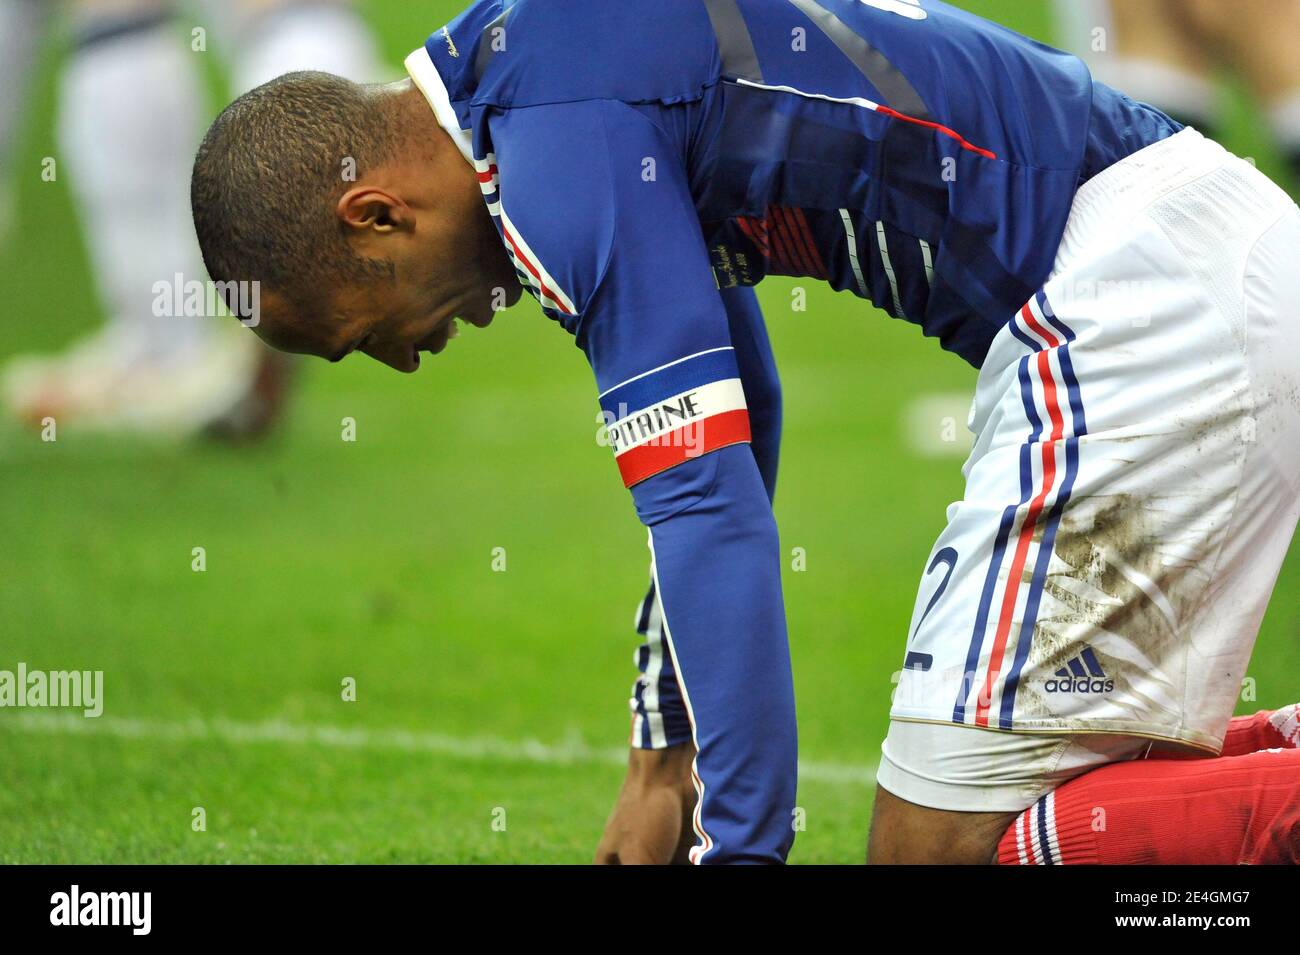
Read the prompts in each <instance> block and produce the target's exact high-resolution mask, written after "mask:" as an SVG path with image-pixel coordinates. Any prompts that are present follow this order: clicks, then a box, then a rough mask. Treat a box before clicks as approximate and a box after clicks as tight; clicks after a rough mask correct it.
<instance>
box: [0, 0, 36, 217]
mask: <svg viewBox="0 0 1300 955" xmlns="http://www.w3.org/2000/svg"><path fill="white" fill-rule="evenodd" d="M47 13H48V7H47V5H46V4H45V3H44V2H42V0H0V241H3V239H4V236H5V233H6V232H8V230H9V228H10V226H12V224H13V220H12V213H13V200H12V198H11V193H10V191H9V190H10V187H11V185H12V183H11V182H10V177H11V176H12V175H13V163H14V159H15V157H14V140H15V139H16V138H17V135H18V126H19V124H20V123H21V122H22V118H23V114H24V113H25V112H26V108H27V97H28V94H29V92H30V90H31V79H32V68H33V67H34V66H35V62H36V56H37V54H38V53H39V52H40V48H41V41H42V40H43V39H44V36H45V30H44V27H45V20H46V16H47ZM36 172H37V170H36V169H33V170H32V174H33V175H35V174H36Z"/></svg>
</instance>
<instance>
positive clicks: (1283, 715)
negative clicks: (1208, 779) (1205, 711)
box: [1147, 703, 1300, 759]
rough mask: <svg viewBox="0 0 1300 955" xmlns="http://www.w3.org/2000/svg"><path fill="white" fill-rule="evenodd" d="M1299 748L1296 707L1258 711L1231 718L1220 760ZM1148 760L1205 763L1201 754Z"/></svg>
mask: <svg viewBox="0 0 1300 955" xmlns="http://www.w3.org/2000/svg"><path fill="white" fill-rule="evenodd" d="M1296 747H1300V703H1292V704H1291V705H1290V706H1284V707H1282V708H1281V709H1280V710H1260V711H1259V712H1258V713H1255V714H1254V715H1252V716H1234V717H1233V718H1232V721H1231V722H1230V723H1229V724H1228V732H1227V733H1226V734H1225V735H1224V737H1223V752H1221V753H1220V754H1219V755H1220V756H1244V755H1246V754H1247V753H1257V752H1259V751H1260V750H1261V749H1295V748H1296ZM1147 758H1148V759H1206V758H1207V757H1206V756H1205V754H1204V753H1194V752H1187V751H1179V750H1172V749H1171V750H1153V751H1152V752H1151V754H1150V755H1149V756H1148V757H1147Z"/></svg>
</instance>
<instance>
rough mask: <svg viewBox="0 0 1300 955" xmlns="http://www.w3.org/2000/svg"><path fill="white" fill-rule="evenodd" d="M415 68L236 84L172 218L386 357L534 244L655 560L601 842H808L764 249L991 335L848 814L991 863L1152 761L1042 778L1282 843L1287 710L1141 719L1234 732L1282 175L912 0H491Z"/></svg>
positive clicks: (879, 852) (262, 329) (1271, 371)
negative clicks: (622, 750)
mask: <svg viewBox="0 0 1300 955" xmlns="http://www.w3.org/2000/svg"><path fill="white" fill-rule="evenodd" d="M406 65H407V69H408V71H409V73H410V74H411V82H410V83H398V84H394V85H389V86H382V87H360V86H356V85H354V84H352V83H348V82H346V81H343V80H340V79H338V78H336V77H331V76H328V75H323V74H319V73H308V74H294V75H290V76H286V77H282V78H280V79H279V80H276V81H274V82H272V83H270V84H267V85H266V86H263V87H261V88H259V89H257V90H254V91H252V92H251V93H249V94H247V95H245V96H243V97H241V98H240V99H239V100H237V101H236V102H235V103H233V104H232V105H231V106H230V107H229V108H227V109H226V111H225V112H224V113H222V114H221V116H220V117H218V119H217V120H216V122H215V123H214V124H213V126H212V128H211V129H210V130H209V131H208V134H207V137H206V138H205V140H204V143H203V145H202V146H201V148H200V150H199V153H198V156H197V158H196V160H195V165H194V172H193V177H192V181H191V203H192V207H193V212H194V219H195V226H196V229H197V232H198V236H199V240H200V245H201V247H202V250H203V254H204V259H205V262H206V264H207V266H208V269H209V271H210V273H211V275H212V277H213V278H214V279H217V280H219V281H227V280H251V279H258V280H260V281H261V282H262V283H263V288H264V292H263V308H262V321H261V323H260V325H259V326H258V328H257V333H258V334H259V335H260V336H262V337H263V338H264V339H265V340H266V341H268V342H270V343H271V344H273V345H275V346H276V347H279V348H283V349H288V350H291V351H297V352H303V353H308V354H314V355H318V356H321V357H323V358H327V359H329V360H332V361H339V360H341V359H343V358H344V357H346V356H347V355H349V354H352V353H353V352H360V353H362V354H365V355H368V356H370V357H371V358H374V359H376V360H378V361H381V362H383V363H385V364H387V365H389V366H391V367H393V368H395V369H397V370H399V371H404V372H412V371H415V370H416V369H417V368H418V367H419V365H420V362H421V354H422V353H424V352H428V353H433V354H437V353H438V352H440V351H442V350H443V348H444V347H446V345H447V343H448V340H449V338H450V337H451V336H452V333H453V328H454V326H453V319H454V318H455V317H457V316H459V317H460V318H462V319H465V320H467V321H468V322H470V323H471V324H474V325H477V326H486V325H488V324H489V323H490V321H491V319H492V316H493V311H494V309H495V308H497V307H499V306H502V305H506V304H509V303H511V302H512V301H513V300H514V299H515V298H517V297H518V295H519V289H518V287H517V283H516V279H517V281H518V282H519V283H522V284H523V286H524V288H526V289H527V290H528V291H529V292H530V293H531V294H532V295H533V296H534V297H535V298H536V299H537V301H538V303H539V304H540V305H541V306H542V309H543V311H544V312H545V314H546V315H547V316H548V317H550V318H551V319H553V320H554V321H555V322H557V323H558V324H559V325H560V326H561V328H563V329H564V330H565V331H567V332H568V333H570V334H572V335H573V336H574V340H575V343H576V344H577V346H578V347H579V348H581V349H582V350H583V352H584V353H585V355H586V356H587V358H588V359H589V361H590V363H591V366H592V369H593V371H594V374H595V379H596V390H597V393H598V395H599V402H600V406H601V408H602V409H603V411H604V414H605V417H606V419H607V421H608V424H609V427H608V434H609V440H610V444H611V446H612V450H613V454H614V457H615V461H616V463H617V469H618V472H619V474H620V476H621V477H622V479H623V482H624V483H625V484H626V485H627V486H628V487H629V488H630V489H631V496H632V499H633V502H634V503H635V506H636V511H637V514H638V516H639V517H640V519H641V520H642V522H643V523H644V524H645V525H646V526H647V527H648V529H649V546H650V552H651V561H652V586H651V590H650V593H649V594H648V596H647V597H646V599H645V601H644V602H643V604H642V606H641V611H640V614H639V619H638V629H639V630H640V632H641V633H643V634H644V635H645V637H646V643H645V646H644V647H643V648H642V651H641V653H640V665H641V670H642V678H641V681H640V684H639V686H638V689H637V691H636V695H635V698H634V701H633V702H634V706H635V713H634V722H633V734H632V740H631V743H632V747H633V750H634V752H633V754H632V759H631V765H630V769H629V776H628V781H627V784H626V785H625V786H624V790H623V792H622V794H621V795H620V798H619V803H618V806H617V807H616V810H615V813H614V816H613V817H612V818H611V821H610V824H609V827H608V829H607V832H606V838H605V839H604V840H603V841H602V844H601V847H600V850H599V858H600V861H622V862H626V861H643V860H648V861H667V860H668V859H670V858H672V857H673V856H674V855H675V853H676V852H677V850H678V849H679V847H680V844H681V841H682V835H683V834H682V831H681V819H682V816H683V815H684V814H687V813H689V815H690V823H689V824H690V830H691V835H690V836H688V837H687V838H688V839H689V840H690V842H691V845H690V846H689V849H688V853H687V854H688V855H689V858H690V860H691V861H693V862H696V863H717V862H779V861H782V860H784V859H785V858H786V854H787V852H788V851H789V848H790V845H791V843H792V841H793V832H792V812H793V810H794V807H795V786H796V749H797V747H796V740H795V707H794V693H793V688H792V681H791V674H790V663H789V653H788V647H787V642H786V627H785V612H784V607H783V604H782V594H781V581H780V555H779V549H778V540H777V529H776V524H775V521H774V519H773V514H772V507H771V500H772V494H773V491H774V486H775V477H776V462H777V456H778V443H779V432H780V420H781V410H780V409H781V405H780V389H779V384H778V379H777V375H776V371H775V364H774V362H773V360H772V356H771V353H770V349H769V348H768V344H767V340H766V337H765V336H764V334H763V323H762V318H761V315H760V314H759V312H758V310H757V308H756V305H755V299H754V297H753V294H752V291H751V290H750V288H749V287H750V286H752V285H754V284H755V283H757V282H758V281H760V280H761V279H762V278H763V277H764V276H765V275H768V274H778V275H791V276H807V277H812V278H818V279H821V280H824V281H826V282H828V283H830V285H831V286H833V287H834V288H836V289H839V290H846V291H848V292H850V293H852V294H854V295H856V296H859V297H860V298H863V299H867V300H870V301H872V302H874V303H876V304H877V305H878V306H879V307H880V308H882V309H884V310H885V311H887V312H888V313H890V314H892V315H894V316H897V317H901V318H906V319H908V320H909V321H912V322H914V323H916V324H918V325H919V326H920V328H921V331H922V332H923V333H925V334H926V335H929V336H932V337H934V338H936V339H938V344H939V345H940V346H941V347H942V348H944V349H946V350H947V351H949V352H952V353H953V354H954V355H956V356H958V357H959V358H961V359H964V360H966V361H968V362H970V363H971V364H973V365H975V366H977V367H979V369H980V377H979V383H978V390H977V393H976V395H975V401H974V405H973V408H972V413H971V418H970V426H971V428H972V429H973V431H974V434H975V445H974V449H973V451H972V453H971V456H970V459H969V460H968V461H967V464H966V468H965V476H966V481H967V488H966V493H965V496H964V498H963V499H962V500H961V501H959V502H957V503H956V504H954V505H952V506H951V507H950V508H949V511H948V520H949V523H948V527H947V529H946V530H945V531H944V532H943V534H942V536H941V537H940V539H939V541H938V542H937V544H936V545H935V548H934V551H933V554H932V556H931V559H930V560H929V561H928V562H927V565H926V568H925V569H926V573H925V575H924V577H923V580H922V585H921V591H920V594H919V596H918V600H917V610H916V613H915V617H914V621H913V624H912V626H911V628H910V630H909V632H908V634H907V635H906V640H907V646H906V650H905V669H904V675H903V679H902V682H901V683H900V684H899V686H898V688H897V692H896V696H895V699H894V704H893V711H892V718H893V719H892V723H891V729H890V732H889V737H888V739H887V740H886V743H885V747H884V755H885V759H884V761H883V763H882V767H881V772H880V785H881V789H880V791H879V793H878V795H877V800H876V806H875V811H874V812H875V818H874V822H875V825H874V835H873V838H872V842H871V846H870V857H871V858H872V859H873V860H876V861H897V862H978V863H984V862H989V861H991V860H992V859H993V858H994V857H995V854H996V852H997V847H998V843H999V841H1000V840H1001V839H1002V838H1003V836H1004V834H1006V836H1007V837H1008V838H1011V839H1012V840H1013V842H1014V839H1015V838H1016V831H1017V827H1016V826H1015V825H1013V824H1014V823H1015V822H1016V820H1017V817H1018V815H1019V814H1020V813H1022V812H1024V811H1026V810H1028V809H1030V808H1031V807H1034V806H1035V805H1036V804H1037V805H1039V806H1042V807H1043V814H1044V815H1046V814H1048V813H1050V812H1051V799H1052V794H1053V793H1054V792H1057V793H1059V794H1060V795H1061V797H1062V801H1064V800H1065V799H1066V797H1067V796H1068V798H1069V805H1070V806H1071V807H1076V806H1097V805H1099V804H1101V803H1105V804H1110V803H1112V802H1118V801H1119V800H1132V799H1134V798H1137V799H1153V798H1155V797H1157V796H1159V797H1160V799H1161V800H1162V802H1161V805H1162V807H1164V812H1165V813H1166V815H1165V817H1164V823H1163V826H1164V827H1163V828H1161V827H1154V828H1152V827H1149V826H1146V823H1145V819H1144V817H1136V818H1135V816H1134V814H1133V813H1132V812H1129V811H1128V810H1120V809H1118V808H1117V809H1116V811H1114V812H1113V813H1111V815H1110V817H1109V820H1108V825H1107V827H1106V828H1105V829H1104V831H1103V832H1100V833H1099V832H1095V831H1091V830H1088V831H1076V830H1078V829H1079V827H1081V826H1087V825H1088V824H1089V822H1090V821H1091V820H1090V818H1089V817H1088V816H1087V815H1086V814H1082V815H1081V814H1079V813H1075V814H1074V815H1071V816H1070V817H1069V818H1068V820H1064V821H1063V818H1062V815H1061V814H1060V812H1057V813H1056V815H1055V816H1054V817H1053V818H1054V819H1055V825H1056V830H1055V831H1056V834H1055V835H1053V836H1051V837H1050V838H1051V839H1052V840H1055V842H1054V843H1053V844H1059V845H1061V846H1062V847H1064V845H1065V844H1066V843H1069V844H1070V845H1072V846H1077V845H1080V844H1082V843H1084V842H1086V841H1087V840H1088V839H1090V838H1091V839H1094V840H1097V841H1100V842H1102V843H1104V844H1103V845H1101V846H1100V847H1098V848H1097V852H1098V853H1099V854H1104V855H1105V856H1106V858H1107V859H1108V861H1137V860H1145V859H1159V858H1162V853H1165V852H1169V851H1181V852H1185V853H1191V854H1193V855H1195V856H1196V857H1197V858H1199V859H1201V861H1236V860H1237V858H1238V857H1248V858H1251V859H1254V860H1256V861H1264V860H1274V859H1281V858H1290V857H1292V856H1294V855H1295V853H1296V852H1297V850H1298V848H1300V847H1297V846H1296V844H1295V837H1294V834H1293V832H1294V819H1293V817H1294V814H1295V812H1296V810H1297V804H1298V803H1297V801H1298V800H1300V772H1298V771H1300V753H1298V752H1296V751H1295V750H1294V749H1279V748H1277V747H1278V746H1280V745H1281V744H1280V743H1278V739H1281V738H1282V735H1281V734H1280V733H1275V734H1273V735H1272V736H1270V735H1268V734H1266V733H1264V732H1262V731H1261V732H1255V733H1250V734H1244V735H1242V738H1243V739H1244V738H1246V737H1247V736H1249V737H1250V739H1251V740H1252V742H1258V743H1259V744H1260V745H1262V746H1266V747H1268V748H1266V749H1264V750H1263V751H1262V752H1258V753H1251V754H1250V755H1243V756H1230V757H1224V758H1216V759H1205V760H1197V761H1186V760H1159V761H1152V760H1145V759H1142V760H1139V757H1142V756H1144V755H1147V753H1148V750H1149V749H1150V748H1151V746H1152V744H1153V742H1154V741H1159V742H1161V743H1163V744H1166V745H1168V746H1170V747H1172V748H1174V749H1175V750H1176V751H1180V752H1196V753H1200V754H1203V755H1205V756H1207V757H1213V756H1214V755H1215V754H1216V753H1218V752H1219V750H1220V748H1221V747H1222V746H1223V745H1224V737H1225V735H1226V734H1227V733H1228V729H1229V717H1230V715H1231V713H1232V710H1233V705H1234V702H1235V700H1236V695H1237V690H1238V686H1239V683H1240V680H1241V677H1242V674H1243V672H1244V670H1245V667H1246V663H1247V660H1248V658H1249V654H1250V650H1251V646H1252V644H1253V641H1254V639H1255V636H1256V631H1257V628H1258V624H1259V621H1260V617H1261V615H1262V613H1263V611H1264V608H1265V605H1266V604H1267V602H1268V599H1269V595H1270V592H1271V590H1272V587H1273V584H1274V581H1275V579H1276V575H1277V572H1278V569H1279V565H1280V563H1281V561H1282V557H1283V554H1284V552H1285V550H1286V548H1287V545H1288V543H1289V542H1290V539H1291V535H1292V531H1293V529H1294V527H1295V524H1296V518H1297V511H1298V510H1300V493H1297V476H1298V475H1300V405H1298V404H1297V402H1296V400H1295V396H1296V394H1297V393H1298V391H1300V370H1298V369H1297V363H1296V360H1295V354H1296V352H1297V347H1300V321H1298V320H1297V318H1298V316H1297V314H1296V306H1295V302H1296V301H1297V300H1300V273H1297V270H1296V269H1295V268H1294V260H1295V254H1296V251H1297V249H1300V209H1297V208H1296V206H1295V204H1294V203H1292V202H1291V201H1290V199H1289V198H1288V197H1287V196H1286V195H1285V193H1283V192H1282V190H1280V189H1279V188H1278V187H1277V186H1275V185H1274V184H1273V183H1271V182H1269V181H1268V179H1266V178H1265V177H1264V176H1263V175H1261V174H1260V173H1259V172H1257V171H1256V170H1255V169H1254V168H1253V167H1251V166H1250V165H1249V164H1248V163H1245V162H1244V161H1242V160H1239V159H1237V158H1235V157H1233V156H1231V155H1230V154H1229V153H1228V152H1226V151H1225V150H1224V149H1223V148H1222V147H1220V146H1218V145H1217V144H1215V143H1214V142H1212V141H1209V140H1207V139H1205V138H1204V137H1202V136H1201V135H1200V134H1199V133H1197V132H1195V131H1193V130H1183V129H1181V128H1180V127H1179V125H1178V124H1177V123H1175V122H1174V121H1173V120H1171V119H1169V118H1168V117H1166V116H1165V115H1164V114H1162V113H1160V112H1158V111H1156V110H1155V109H1153V108H1150V107H1146V106H1143V105H1140V104H1137V103H1135V102H1133V101H1131V100H1129V99H1128V98H1126V97H1125V96H1123V95H1121V94H1120V93H1118V92H1116V91H1114V90H1112V89H1110V88H1108V87H1106V86H1104V85H1102V84H1099V83H1094V82H1093V81H1092V78H1091V76H1090V75H1089V73H1088V71H1087V69H1086V67H1085V66H1084V65H1083V63H1082V62H1081V61H1080V60H1078V59H1077V58H1075V57H1073V56H1070V55H1067V54H1064V53H1060V52H1057V51H1054V50H1051V49H1049V48H1047V47H1044V46H1042V45H1040V44H1037V43H1034V42H1031V41H1029V40H1026V39H1024V38H1023V37H1020V36H1018V35H1016V34H1015V33H1012V32H1010V31H1008V30H1005V29H1002V28H1001V27H998V26H996V25H994V24H992V23H989V22H987V21H985V20H982V19H980V18H978V17H975V16H972V15H969V14H967V13H964V12H962V11H960V10H957V9H955V8H953V7H951V6H948V5H946V4H944V3H941V2H938V0H870V2H867V0H661V2H659V3H655V4H652V5H648V4H641V3H630V2H609V0H572V2H569V3H565V4H554V3H545V2H536V0H517V2H503V0H480V2H477V3H475V4H473V5H472V6H470V7H469V8H468V9H467V10H465V11H464V12H463V13H462V14H461V15H460V16H458V17H457V18H456V19H455V20H453V21H452V22H451V23H449V24H447V25H446V26H445V27H442V28H441V29H439V30H437V31H436V32H434V34H433V35H432V36H431V37H429V39H428V41H427V42H426V43H425V44H424V46H423V47H421V48H419V49H417V50H416V51H415V52H414V53H413V54H411V56H410V57H409V58H408V60H407V62H406ZM344 157H350V158H352V159H354V160H355V162H356V168H357V176H356V178H355V180H352V179H346V178H342V177H340V173H339V170H340V162H341V161H342V159H343V158H344ZM878 503H879V504H881V505H882V506H888V502H878ZM846 678H851V677H846ZM1282 725H1283V726H1284V727H1285V726H1286V725H1287V724H1286V723H1285V721H1284V722H1283V724H1282ZM1275 737H1276V738H1275ZM1291 738H1292V740H1293V738H1294V737H1293V734H1292V737H1291ZM1235 751H1236V750H1235V749H1234V750H1233V752H1235ZM1099 767H1101V768H1099ZM1090 770H1095V772H1093V773H1090V772H1089V771H1090ZM1094 776H1095V777H1096V778H1097V779H1098V780H1099V782H1098V784H1097V787H1095V788H1093V787H1091V785H1090V783H1089V780H1090V778H1092V777H1094ZM1193 777H1194V778H1193ZM687 780H689V781H690V784H692V787H693V789H694V796H693V797H692V795H691V794H690V793H689V791H687V785H688V783H687ZM1043 799H1046V800H1047V803H1041V802H1039V801H1040V800H1043ZM1171 806H1172V807H1176V808H1169V807H1171ZM1288 813H1289V814H1291V815H1290V816H1288ZM1187 817H1192V818H1195V819H1196V820H1197V822H1196V825H1195V826H1188V827H1186V828H1185V830H1184V829H1180V828H1179V826H1178V823H1179V822H1180V821H1182V820H1184V819H1185V818H1187ZM1287 827H1291V828H1287ZM1023 828H1024V827H1023V825H1021V826H1020V827H1019V829H1021V830H1023ZM1065 828H1069V830H1070V831H1068V832H1066V831H1064V830H1065ZM1212 832H1213V833H1215V835H1214V836H1212V835H1211V833H1212ZM1288 833H1291V834H1289V835H1288ZM1223 834H1226V837H1224V838H1220V836H1223ZM1279 834H1280V835H1279ZM1234 840H1235V841H1234ZM1175 843H1176V850H1175V847H1174V845H1175ZM1225 845H1228V846H1229V847H1230V848H1228V849H1225V848H1224V846H1225ZM1232 846H1235V848H1231V847H1232ZM1234 853H1235V854H1234ZM1075 854H1076V855H1079V856H1083V855H1086V853H1084V851H1083V850H1082V849H1076V853H1075ZM1065 856H1066V861H1072V860H1071V854H1070V853H1069V852H1067V853H1066V854H1065Z"/></svg>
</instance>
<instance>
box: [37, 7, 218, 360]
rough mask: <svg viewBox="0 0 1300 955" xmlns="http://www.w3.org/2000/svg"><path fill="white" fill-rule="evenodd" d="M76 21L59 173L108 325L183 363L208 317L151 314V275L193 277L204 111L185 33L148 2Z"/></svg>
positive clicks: (206, 332) (199, 273)
mask: <svg viewBox="0 0 1300 955" xmlns="http://www.w3.org/2000/svg"><path fill="white" fill-rule="evenodd" d="M143 6H144V9H143V11H142V12H137V13H136V14H135V15H134V16H122V15H119V16H115V17H113V18H107V17H89V18H83V19H81V20H80V21H79V22H77V23H75V24H74V28H75V33H74V42H76V46H75V48H74V50H73V51H72V53H71V54H70V55H69V57H68V59H67V60H66V63H65V66H64V69H63V76H62V83H61V88H60V103H59V143H60V150H59V151H60V167H61V168H60V174H61V176H62V177H63V178H65V181H66V182H67V183H68V185H69V187H70V188H71V190H72V192H73V195H74V196H75V198H76V204H77V208H78V210H79V212H80V213H81V217H82V221H83V223H84V227H85V234H86V240H87V244H88V247H89V251H90V259H91V263H92V267H93V269H94V273H95V278H96V281H97V283H98V288H99V292H100V295H101V298H102V300H103V306H104V312H105V314H106V315H107V316H108V319H109V322H110V326H111V330H112V331H113V332H115V333H117V334H118V335H120V336H122V337H129V338H130V339H132V340H134V341H136V342H139V343H140V344H141V346H142V347H143V348H144V349H145V350H146V352H147V353H148V354H149V356H150V357H151V358H155V359H158V358H178V359H182V358H183V357H184V356H185V354H186V353H187V352H191V350H192V349H194V348H195V347H197V346H199V345H201V344H202V343H203V342H204V341H206V340H207V339H208V338H209V336H210V334H211V332H212V331H213V329H212V328H211V326H212V325H213V324H214V323H215V322H217V321H219V319H216V318H181V317H176V316H165V317H155V316H154V315H153V306H154V299H155V291H154V284H155V283H156V282H167V283H171V282H173V280H174V276H175V275H176V274H177V273H180V274H181V275H183V276H184V277H185V279H186V280H189V279H200V280H201V279H203V278H205V273H204V271H203V268H202V263H201V260H200V258H199V254H198V248H197V242H196V241H195V239H194V233H193V228H192V226H191V224H190V207H189V178H190V175H189V174H190V167H191V164H192V162H193V158H194V150H195V147H196V145H197V143H198V137H199V126H198V124H199V122H200V121H201V117H202V116H203V115H205V113H206V108H205V102H204V97H203V94H202V91H201V87H200V82H199V75H198V64H197V63H196V62H195V59H194V58H195V57H196V56H198V55H199V54H196V53H193V52H191V50H190V46H189V37H188V36H187V35H186V34H185V33H184V32H183V31H180V30H178V29H177V28H176V25H175V24H174V23H173V22H172V20H171V18H170V17H168V16H166V15H165V13H160V12H158V8H157V5H147V4H146V5H143Z"/></svg>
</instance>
